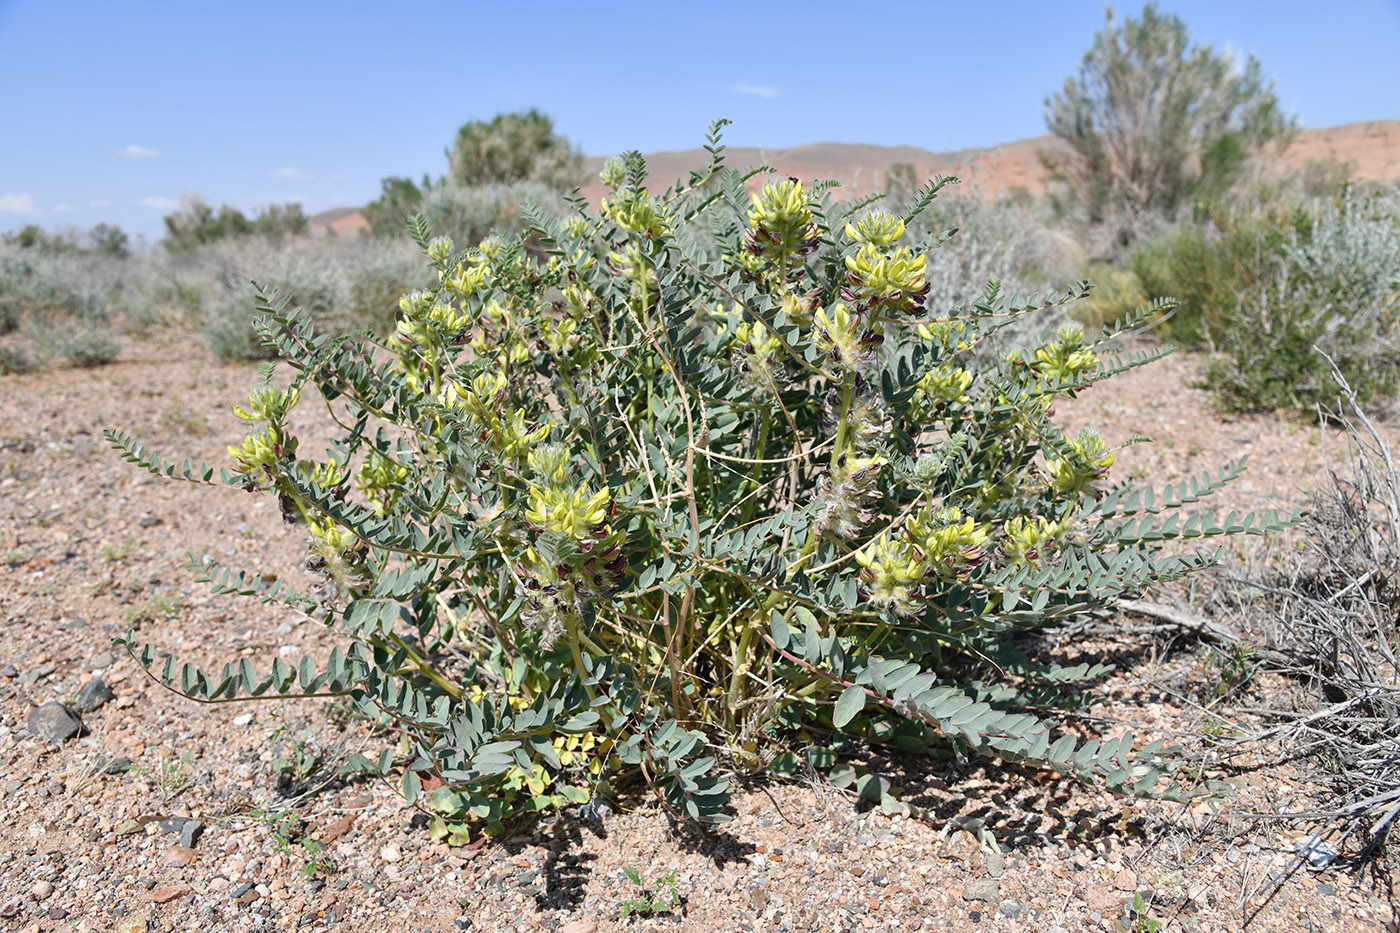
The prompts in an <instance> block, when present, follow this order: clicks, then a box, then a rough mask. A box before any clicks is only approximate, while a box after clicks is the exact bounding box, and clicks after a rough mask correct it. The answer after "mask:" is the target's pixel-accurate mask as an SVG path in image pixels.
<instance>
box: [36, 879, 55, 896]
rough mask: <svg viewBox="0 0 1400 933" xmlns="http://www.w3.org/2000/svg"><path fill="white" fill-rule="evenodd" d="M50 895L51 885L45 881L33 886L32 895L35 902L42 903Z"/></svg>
mask: <svg viewBox="0 0 1400 933" xmlns="http://www.w3.org/2000/svg"><path fill="white" fill-rule="evenodd" d="M52 893H53V885H52V884H50V883H49V882H47V881H40V882H38V883H36V884H35V885H34V889H33V894H34V900H36V901H42V900H43V899H44V898H46V897H48V896H49V895H50V894H52Z"/></svg>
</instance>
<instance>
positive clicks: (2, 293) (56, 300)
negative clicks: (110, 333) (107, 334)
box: [0, 241, 128, 334]
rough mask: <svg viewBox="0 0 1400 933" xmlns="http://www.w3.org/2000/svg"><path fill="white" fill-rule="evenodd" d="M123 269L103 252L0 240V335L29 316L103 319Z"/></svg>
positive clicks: (93, 321)
mask: <svg viewBox="0 0 1400 933" xmlns="http://www.w3.org/2000/svg"><path fill="white" fill-rule="evenodd" d="M127 268H128V267H127V266H126V264H125V263H123V262H122V261H121V260H119V259H115V258H111V257H107V256H95V255H92V254H86V253H79V252H76V251H68V252H54V251H49V250H42V249H25V248H23V247H21V246H19V245H18V244H16V243H12V242H5V241H0V334H3V333H7V332H9V331H12V330H15V329H17V328H19V327H20V326H22V325H23V324H24V323H25V322H26V321H28V320H31V319H33V320H39V321H40V322H43V321H47V320H49V319H62V320H68V321H72V320H77V321H79V322H81V323H83V324H96V323H103V322H105V321H106V319H107V300H108V296H109V295H111V293H112V292H113V291H115V290H116V289H117V288H119V287H120V285H121V283H122V280H123V278H124V274H125V272H126V270H127Z"/></svg>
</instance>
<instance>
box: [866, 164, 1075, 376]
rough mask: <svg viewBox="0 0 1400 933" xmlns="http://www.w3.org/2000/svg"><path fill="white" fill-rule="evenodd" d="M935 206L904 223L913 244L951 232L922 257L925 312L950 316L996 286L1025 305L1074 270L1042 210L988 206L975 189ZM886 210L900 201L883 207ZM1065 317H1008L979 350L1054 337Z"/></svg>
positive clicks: (985, 352)
mask: <svg viewBox="0 0 1400 933" xmlns="http://www.w3.org/2000/svg"><path fill="white" fill-rule="evenodd" d="M958 194H959V196H958V197H954V198H950V199H948V200H947V201H946V203H944V202H943V201H942V200H940V201H939V202H935V204H934V205H933V206H930V208H929V209H928V210H925V211H923V212H922V213H920V214H919V215H917V216H916V217H915V218H914V219H913V221H912V222H911V223H910V225H909V235H910V236H911V237H913V238H915V239H917V240H923V239H931V238H937V237H940V236H942V235H944V234H946V233H947V232H949V231H954V230H955V231H957V233H956V235H954V236H953V237H952V238H951V239H949V240H948V241H947V242H946V243H945V244H944V245H942V246H940V247H939V248H938V249H936V250H933V251H932V252H931V253H930V254H929V260H928V283H929V301H928V304H929V306H930V308H931V309H933V310H936V311H938V312H940V313H943V314H947V315H949V316H953V315H956V314H961V313H965V312H966V311H967V309H969V308H971V307H972V305H973V304H975V303H976V301H977V299H978V298H979V297H980V296H981V294H982V292H983V290H984V289H985V288H986V286H987V283H988V282H989V281H992V280H996V281H997V282H998V283H999V284H1000V286H1001V292H1002V293H1003V294H1004V295H1006V296H1008V298H1011V299H1017V298H1020V299H1027V298H1029V297H1030V296H1031V295H1032V294H1033V293H1035V292H1039V291H1044V290H1045V289H1046V288H1047V287H1053V286H1054V285H1056V284H1058V282H1060V281H1063V278H1062V277H1060V276H1061V273H1062V272H1063V270H1064V269H1067V268H1071V267H1073V266H1075V265H1077V256H1076V253H1077V249H1076V247H1075V246H1074V245H1073V243H1071V242H1070V241H1069V240H1068V239H1067V237H1066V235H1065V234H1064V233H1063V232H1062V231H1057V230H1055V229H1054V228H1053V226H1052V225H1051V223H1050V218H1049V217H1048V216H1047V212H1046V210H1045V209H1044V208H1043V207H1041V206H1036V205H1025V204H1016V203H1008V202H997V201H991V200H988V199H985V198H983V197H981V196H980V195H981V192H979V191H978V190H976V189H975V188H973V189H971V190H968V191H965V192H958ZM886 206H887V207H889V208H891V209H897V208H898V207H899V206H900V202H899V201H895V202H894V203H891V204H888V205H886ZM1067 317H1068V315H1067V313H1066V311H1065V309H1064V308H1063V307H1059V306H1056V307H1051V308H1047V309H1046V310H1044V311H1043V312H1040V313H1037V314H1026V315H1020V316H1017V317H1015V318H1014V319H1012V320H1011V321H1010V322H1009V325H1008V326H1007V327H1005V328H1002V329H1000V330H999V331H998V332H997V333H996V334H995V335H994V336H993V337H992V339H990V340H988V341H986V343H985V344H984V345H983V346H982V347H980V348H979V349H978V351H977V352H978V353H979V354H980V355H982V356H994V355H995V354H997V353H1002V352H1005V351H1006V350H1009V349H1011V348H1013V347H1015V346H1022V345H1025V344H1027V343H1030V342H1032V341H1035V340H1038V339H1040V338H1042V337H1043V336H1044V335H1045V334H1046V333H1047V332H1053V331H1054V330H1055V329H1056V328H1057V327H1058V326H1059V325H1060V324H1062V323H1064V321H1065V320H1066V319H1067Z"/></svg>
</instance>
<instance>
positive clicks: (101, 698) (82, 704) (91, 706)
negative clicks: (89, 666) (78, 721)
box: [73, 677, 117, 713]
mask: <svg viewBox="0 0 1400 933" xmlns="http://www.w3.org/2000/svg"><path fill="white" fill-rule="evenodd" d="M116 698H117V697H116V695H115V694H114V693H112V689H111V688H110V687H108V686H107V685H106V684H105V683H103V681H102V678H101V677H94V678H93V679H92V680H89V681H88V682H87V683H85V684H83V689H81V690H79V691H78V698H77V699H76V700H74V701H73V706H74V707H75V708H76V709H77V710H78V712H80V713H90V712H92V711H93V710H95V709H98V708H100V707H102V706H104V705H105V704H107V703H109V702H110V701H112V700H115V699H116Z"/></svg>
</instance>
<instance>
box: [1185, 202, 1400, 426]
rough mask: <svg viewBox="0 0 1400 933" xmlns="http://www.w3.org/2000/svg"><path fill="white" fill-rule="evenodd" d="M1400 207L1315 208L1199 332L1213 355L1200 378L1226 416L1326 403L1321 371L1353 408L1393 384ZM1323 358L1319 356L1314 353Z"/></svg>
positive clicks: (1399, 367)
mask: <svg viewBox="0 0 1400 933" xmlns="http://www.w3.org/2000/svg"><path fill="white" fill-rule="evenodd" d="M1397 208H1400V201H1397V200H1395V199H1387V198H1380V197H1372V198H1361V197H1356V196H1353V195H1351V194H1344V195H1343V196H1342V197H1341V198H1338V199H1336V200H1333V201H1330V202H1320V203H1318V204H1317V205H1316V206H1315V207H1314V208H1313V210H1312V211H1310V212H1309V213H1308V215H1307V218H1306V222H1304V223H1298V224H1295V225H1294V227H1293V229H1292V230H1291V231H1290V233H1289V236H1288V238H1287V239H1286V240H1283V241H1282V242H1280V243H1279V244H1277V245H1276V246H1275V247H1274V251H1273V253H1272V254H1270V255H1269V256H1268V257H1267V258H1266V260H1265V265H1266V266H1267V267H1269V268H1270V272H1271V274H1270V275H1269V276H1268V277H1267V278H1265V279H1263V280H1262V281H1259V282H1256V283H1253V287H1251V288H1249V289H1248V290H1246V291H1244V292H1243V293H1242V294H1241V296H1240V298H1239V300H1238V302H1237V304H1236V305H1235V306H1234V307H1233V309H1232V310H1231V313H1230V314H1228V315H1227V316H1224V317H1223V318H1222V319H1221V320H1220V321H1218V322H1217V323H1215V324H1213V325H1211V326H1209V327H1208V328H1207V330H1206V335H1207V337H1208V338H1209V340H1210V342H1211V344H1212V345H1213V346H1214V347H1216V348H1217V349H1219V350H1221V351H1223V355H1222V356H1221V357H1220V358H1219V359H1217V360H1216V361H1215V362H1214V363H1213V364H1212V365H1211V366H1210V368H1209V369H1208V370H1207V372H1206V382H1207V384H1208V385H1210V386H1211V387H1212V388H1214V389H1215V390H1216V391H1217V393H1218V395H1219V398H1220V401H1221V403H1222V404H1223V405H1224V406H1225V407H1227V408H1230V409H1235V410H1245V411H1250V410H1258V409H1273V408H1293V409H1300V410H1304V411H1311V410H1313V409H1314V408H1315V406H1317V405H1319V404H1320V405H1323V406H1324V407H1330V406H1331V404H1332V402H1333V401H1334V399H1335V397H1336V389H1335V383H1334V382H1333V379H1332V373H1331V365H1330V364H1329V362H1328V358H1330V359H1331V361H1332V363H1335V365H1336V367H1337V368H1338V370H1339V371H1340V372H1341V374H1342V375H1343V377H1344V378H1345V379H1346V381H1347V382H1348V383H1350V385H1351V387H1352V389H1353V390H1354V391H1355V392H1356V396H1357V398H1358V400H1359V401H1361V402H1362V403H1366V402H1369V401H1370V400H1372V399H1374V398H1377V397H1379V396H1385V395H1390V394H1392V393H1393V392H1394V391H1395V388H1396V386H1397V384H1400V209H1397ZM1318 351H1321V352H1320V353H1319V352H1318ZM1323 354H1325V356H1324V355H1323Z"/></svg>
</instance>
